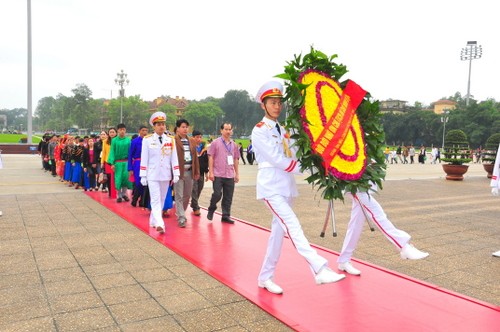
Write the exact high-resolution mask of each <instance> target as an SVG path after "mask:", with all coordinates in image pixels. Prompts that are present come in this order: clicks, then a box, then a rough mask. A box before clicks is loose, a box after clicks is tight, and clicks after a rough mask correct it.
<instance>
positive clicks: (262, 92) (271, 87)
mask: <svg viewBox="0 0 500 332" xmlns="http://www.w3.org/2000/svg"><path fill="white" fill-rule="evenodd" d="M266 97H279V98H282V97H283V85H282V84H281V83H280V82H277V81H269V82H266V83H265V84H264V85H263V86H261V87H260V89H259V92H257V95H256V96H255V101H256V102H258V103H262V101H264V98H266Z"/></svg>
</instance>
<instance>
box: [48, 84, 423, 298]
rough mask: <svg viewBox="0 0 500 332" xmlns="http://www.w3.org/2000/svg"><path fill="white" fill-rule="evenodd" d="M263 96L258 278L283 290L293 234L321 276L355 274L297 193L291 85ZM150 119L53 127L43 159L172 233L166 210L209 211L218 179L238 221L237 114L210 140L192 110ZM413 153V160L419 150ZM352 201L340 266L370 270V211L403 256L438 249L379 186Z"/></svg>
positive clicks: (258, 132)
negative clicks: (194, 122)
mask: <svg viewBox="0 0 500 332" xmlns="http://www.w3.org/2000/svg"><path fill="white" fill-rule="evenodd" d="M257 96H258V97H257V102H258V103H259V104H260V105H261V108H262V109H263V110H264V117H263V119H262V121H261V122H259V123H257V124H256V126H255V127H254V129H253V131H252V136H251V138H252V140H251V142H250V145H249V146H248V147H247V162H248V164H250V165H253V164H254V163H257V164H258V174H257V188H256V189H257V190H256V191H257V199H259V200H262V201H263V202H264V203H265V205H266V206H267V207H268V208H269V210H270V212H271V214H272V223H271V233H270V237H269V243H268V248H267V252H266V255H265V257H264V261H263V263H262V268H261V271H260V273H259V275H258V278H257V283H258V286H259V287H261V288H264V289H266V290H267V291H269V292H271V293H274V294H282V293H283V289H282V288H281V287H280V286H278V285H277V284H276V283H275V282H274V280H273V278H274V271H275V269H276V265H277V263H278V260H279V256H280V252H281V247H282V244H283V240H284V238H285V236H288V237H289V238H290V240H291V241H292V242H293V244H294V247H295V248H296V250H297V252H298V253H299V254H300V255H302V256H303V257H304V258H305V260H306V261H307V262H308V264H309V267H310V269H311V271H312V273H313V276H314V280H315V282H316V283H317V284H328V283H332V282H337V281H340V280H342V279H343V278H345V274H340V273H336V272H334V271H333V270H332V269H331V268H330V267H329V264H328V262H327V260H326V259H325V258H323V257H321V256H320V255H319V254H318V253H317V252H316V250H314V249H313V248H312V247H311V246H310V244H309V242H308V240H307V239H306V237H305V236H304V233H303V231H302V228H301V225H300V221H299V220H298V218H297V216H296V215H295V213H294V211H293V210H292V203H293V198H294V197H295V196H297V189H296V185H295V178H294V176H293V174H296V173H300V162H299V160H298V159H297V157H296V155H295V153H296V151H295V147H294V145H293V142H292V141H291V139H290V137H289V135H287V134H286V132H285V128H284V127H282V126H281V125H280V124H279V123H278V122H277V118H278V117H279V115H280V114H281V111H282V97H283V87H282V85H281V84H280V83H277V82H269V83H266V84H265V85H264V86H263V87H262V88H261V90H260V91H259V93H258V95H257ZM149 124H150V126H151V127H152V131H153V133H152V134H149V129H148V128H147V127H145V126H141V127H140V128H139V129H138V132H137V134H135V135H134V136H132V137H129V136H128V135H127V128H126V126H125V125H124V124H119V125H118V126H117V127H116V128H110V129H108V131H102V132H101V133H100V135H90V136H88V137H73V136H70V135H63V136H56V135H50V136H45V137H44V138H43V140H42V142H41V143H40V145H39V152H40V155H41V156H42V163H43V168H44V169H45V170H46V171H47V172H51V173H52V176H54V177H59V180H60V181H61V182H63V183H64V184H66V185H68V186H69V187H73V188H75V189H79V188H82V189H83V190H88V191H101V192H102V193H107V195H109V197H110V198H112V199H116V202H117V203H118V204H120V203H123V202H129V201H130V204H132V206H134V207H137V206H139V207H142V208H144V209H149V210H150V211H151V212H150V218H149V225H150V227H153V228H155V230H156V231H157V232H158V233H160V234H163V233H165V223H164V220H163V217H165V216H166V215H168V211H169V209H171V208H172V207H173V206H174V205H175V215H176V218H177V223H178V226H179V227H180V228H184V227H185V226H186V223H187V222H188V216H187V215H186V210H187V208H188V206H189V204H191V209H192V214H191V218H196V217H198V216H200V215H201V213H200V206H199V204H198V199H199V197H200V193H201V191H202V190H203V187H204V183H205V182H206V181H208V180H210V181H211V182H212V187H213V192H212V195H211V198H210V204H209V206H208V209H207V210H208V211H207V219H208V220H209V221H211V220H212V219H213V215H214V212H215V211H216V210H217V204H218V203H219V202H221V210H222V213H221V214H222V217H221V222H223V223H228V224H234V221H233V220H232V219H231V205H232V200H233V193H234V189H235V184H236V183H238V181H239V162H240V160H241V161H242V162H244V164H246V162H245V161H244V160H242V159H243V147H242V146H241V145H239V144H236V143H235V142H234V141H233V140H232V139H231V136H232V131H233V128H232V125H231V123H222V124H221V127H220V137H218V138H215V139H214V140H213V141H208V142H204V141H203V139H202V133H201V132H199V131H197V130H195V131H193V132H192V133H191V135H189V122H188V121H187V120H185V119H180V120H177V122H176V123H175V129H174V132H173V133H170V132H168V131H167V128H166V115H165V113H163V112H156V113H154V114H152V115H151V117H150V119H149ZM396 155H398V153H397V151H396ZM403 156H404V155H403ZM408 156H409V157H410V158H411V159H410V160H411V161H410V162H413V155H412V154H411V153H410V152H409V151H408ZM401 160H406V158H404V159H401ZM130 189H132V195H131V197H130V196H129V190H130ZM352 201H353V208H352V214H351V221H350V222H349V225H348V231H347V234H346V239H345V241H344V245H343V248H342V252H341V254H340V256H339V260H338V262H337V263H338V269H339V270H340V271H345V272H346V273H347V274H351V275H360V274H361V271H360V270H358V269H356V268H355V267H354V266H353V265H352V264H351V256H352V254H353V252H354V250H355V248H356V246H357V243H358V240H359V237H360V234H361V229H362V227H363V224H364V217H363V216H364V215H366V214H367V213H368V214H370V215H371V216H372V218H373V221H374V223H375V224H376V225H377V226H378V227H379V228H380V229H381V230H382V231H383V232H382V233H383V234H385V235H386V237H387V238H388V239H389V241H391V242H392V243H393V244H394V245H395V246H396V247H397V249H398V250H399V251H400V254H401V257H402V258H403V259H422V258H425V257H427V256H428V253H425V252H422V251H420V250H418V249H416V248H415V247H414V246H413V245H411V244H410V235H408V234H407V233H406V232H404V231H401V230H399V229H397V228H396V227H395V226H394V225H393V224H392V223H391V222H390V221H389V220H388V219H387V216H386V215H385V213H384V211H383V210H382V208H381V206H380V205H379V204H378V203H377V202H376V200H375V199H374V198H373V197H372V196H371V195H370V194H369V193H365V192H360V193H357V194H355V195H352Z"/></svg>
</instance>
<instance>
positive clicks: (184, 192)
mask: <svg viewBox="0 0 500 332" xmlns="http://www.w3.org/2000/svg"><path fill="white" fill-rule="evenodd" d="M149 123H150V125H151V127H152V129H153V133H151V134H150V133H149V128H148V127H146V126H141V127H140V128H139V129H138V132H137V133H136V134H134V135H132V136H130V135H128V134H127V127H126V125H125V124H123V123H121V124H118V125H117V126H116V127H113V128H109V129H108V130H107V131H101V132H100V134H99V135H88V136H83V137H80V136H72V135H69V134H65V135H55V134H50V135H44V136H43V138H42V140H41V142H40V143H39V145H38V152H39V154H40V156H41V158H42V167H43V169H44V170H45V171H46V172H50V173H51V174H52V176H53V177H58V178H59V181H61V182H62V183H63V184H65V185H67V186H68V187H72V188H75V189H77V190H78V189H82V190H84V191H96V192H97V191H99V192H101V193H104V194H107V195H108V196H109V197H110V198H111V199H116V203H123V202H130V204H131V205H132V206H134V207H141V208H143V209H149V210H150V211H151V217H150V226H151V227H154V228H156V230H157V231H158V232H159V233H161V234H163V233H164V232H165V224H164V222H163V217H165V216H168V215H169V210H170V209H172V208H173V207H174V206H175V214H176V218H177V222H178V226H179V227H181V228H184V227H185V226H186V222H187V216H186V212H185V211H186V209H187V208H188V205H189V204H191V208H192V211H193V213H192V214H193V216H194V217H198V216H200V215H201V213H200V206H199V204H198V199H199V197H200V194H201V192H202V190H203V188H204V184H205V182H207V181H208V180H211V181H212V182H213V188H214V193H213V195H212V199H211V204H210V207H209V218H208V219H209V220H211V219H212V218H213V213H214V212H215V210H216V209H217V204H218V202H219V201H220V200H221V199H222V222H225V223H229V224H233V223H234V221H233V220H232V219H231V218H230V210H231V204H232V193H233V191H234V184H235V183H236V182H238V176H239V174H238V163H239V161H240V151H241V150H240V147H239V146H238V145H237V144H236V143H235V142H234V141H233V140H232V139H231V136H232V125H231V124H230V123H223V124H222V125H221V137H220V138H216V139H215V140H212V139H208V140H207V141H205V140H203V135H202V133H201V132H200V131H198V130H194V131H193V132H192V133H191V134H189V122H188V121H187V120H185V119H180V120H177V122H176V123H175V129H174V131H173V133H171V132H169V131H168V130H167V127H166V115H165V114H164V113H162V112H156V113H154V114H153V115H152V116H151V117H150V120H149ZM221 147H223V149H221ZM226 152H227V153H229V152H231V153H230V154H231V158H228V157H227V158H226V155H225V153H226ZM252 155H253V152H252V150H251V145H250V147H249V152H248V153H247V158H249V159H248V163H249V164H253V159H252ZM209 165H210V166H209ZM130 190H131V192H130Z"/></svg>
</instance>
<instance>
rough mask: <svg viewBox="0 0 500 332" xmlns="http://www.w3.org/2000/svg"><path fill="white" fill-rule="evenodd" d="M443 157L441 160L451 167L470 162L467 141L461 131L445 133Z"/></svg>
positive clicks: (455, 130) (454, 130)
mask: <svg viewBox="0 0 500 332" xmlns="http://www.w3.org/2000/svg"><path fill="white" fill-rule="evenodd" d="M443 156H444V158H441V160H442V161H444V162H447V163H448V164H451V165H462V164H466V163H470V162H471V161H472V159H471V150H470V148H469V141H468V140H467V135H466V134H465V133H464V132H463V130H460V129H453V130H450V131H448V132H447V133H446V136H445V138H444V150H443Z"/></svg>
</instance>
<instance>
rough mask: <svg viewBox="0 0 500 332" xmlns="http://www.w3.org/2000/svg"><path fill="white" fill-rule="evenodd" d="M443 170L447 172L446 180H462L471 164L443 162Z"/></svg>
mask: <svg viewBox="0 0 500 332" xmlns="http://www.w3.org/2000/svg"><path fill="white" fill-rule="evenodd" d="M442 166H443V170H444V172H445V173H446V180H452V181H462V180H463V179H464V174H465V173H467V170H468V169H469V165H451V164H443V165H442Z"/></svg>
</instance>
